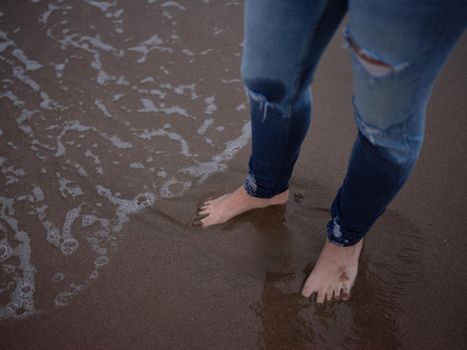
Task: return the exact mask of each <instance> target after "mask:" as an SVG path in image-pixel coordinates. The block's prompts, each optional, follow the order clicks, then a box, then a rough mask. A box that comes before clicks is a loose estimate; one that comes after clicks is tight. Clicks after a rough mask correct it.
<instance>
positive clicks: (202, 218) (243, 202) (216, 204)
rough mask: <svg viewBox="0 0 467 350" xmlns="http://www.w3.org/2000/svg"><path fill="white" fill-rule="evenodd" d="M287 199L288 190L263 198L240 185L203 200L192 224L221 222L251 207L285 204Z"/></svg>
mask: <svg viewBox="0 0 467 350" xmlns="http://www.w3.org/2000/svg"><path fill="white" fill-rule="evenodd" d="M288 199H289V190H286V191H284V192H282V193H279V194H278V195H276V196H274V197H272V198H267V199H264V198H256V197H253V196H250V195H249V194H248V193H247V192H246V191H245V188H244V187H243V186H240V187H239V188H238V189H237V190H235V191H234V192H232V193H228V194H225V195H223V196H221V197H219V198H216V199H213V200H208V201H206V202H204V203H203V204H202V205H201V206H200V208H199V210H198V213H197V214H198V218H197V219H195V220H194V221H193V225H195V226H202V227H208V226H212V225H217V224H222V223H224V222H227V221H229V220H230V219H232V218H233V217H234V216H237V215H240V214H242V213H244V212H246V211H249V210H251V209H258V208H265V207H268V206H270V205H280V204H285V203H286V202H287V200H288Z"/></svg>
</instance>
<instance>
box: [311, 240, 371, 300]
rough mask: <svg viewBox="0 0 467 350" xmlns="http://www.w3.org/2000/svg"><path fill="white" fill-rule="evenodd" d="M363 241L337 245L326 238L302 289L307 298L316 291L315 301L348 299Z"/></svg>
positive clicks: (355, 275) (356, 271)
mask: <svg viewBox="0 0 467 350" xmlns="http://www.w3.org/2000/svg"><path fill="white" fill-rule="evenodd" d="M362 244H363V241H360V242H358V243H357V244H355V245H353V246H350V247H339V246H337V245H335V244H332V243H331V242H330V241H329V240H328V239H326V243H325V244H324V247H323V250H322V251H321V254H320V256H319V258H318V261H317V262H316V264H315V267H314V268H313V271H312V272H311V273H310V276H309V277H308V279H307V280H306V282H305V285H304V287H303V289H302V295H303V296H305V297H307V298H309V297H310V296H311V295H312V294H313V293H317V296H316V302H317V303H318V304H321V303H323V302H325V301H328V302H330V301H332V300H348V299H349V298H350V290H351V289H352V286H353V284H354V282H355V279H356V277H357V273H358V259H359V257H360V252H361V250H362Z"/></svg>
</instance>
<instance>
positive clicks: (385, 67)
mask: <svg viewBox="0 0 467 350" xmlns="http://www.w3.org/2000/svg"><path fill="white" fill-rule="evenodd" d="M344 37H345V40H346V44H347V45H345V46H346V47H347V48H350V49H351V50H352V51H353V52H354V53H355V57H356V58H357V60H358V62H359V63H360V64H361V65H362V67H363V68H364V69H365V70H366V72H367V73H369V74H370V75H371V76H372V77H374V78H383V77H386V76H388V75H390V74H391V73H399V72H400V71H402V70H403V69H405V68H406V67H407V66H408V65H409V64H408V63H407V62H403V63H397V64H392V63H389V62H387V61H385V60H384V59H382V58H381V57H379V55H377V54H375V53H373V52H370V51H368V50H365V49H363V48H361V47H360V46H359V45H358V44H357V43H356V42H355V40H354V39H353V38H352V36H351V35H350V32H349V29H348V28H346V29H345V30H344Z"/></svg>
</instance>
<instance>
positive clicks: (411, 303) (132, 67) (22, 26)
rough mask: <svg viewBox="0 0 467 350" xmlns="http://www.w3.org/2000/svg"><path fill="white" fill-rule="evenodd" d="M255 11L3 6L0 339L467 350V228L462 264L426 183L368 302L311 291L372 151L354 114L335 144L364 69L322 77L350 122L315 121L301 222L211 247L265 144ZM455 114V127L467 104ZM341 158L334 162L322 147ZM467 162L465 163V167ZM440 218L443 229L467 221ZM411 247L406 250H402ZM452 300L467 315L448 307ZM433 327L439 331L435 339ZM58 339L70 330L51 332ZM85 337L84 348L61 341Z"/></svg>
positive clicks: (171, 5) (256, 228)
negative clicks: (248, 54)
mask: <svg viewBox="0 0 467 350" xmlns="http://www.w3.org/2000/svg"><path fill="white" fill-rule="evenodd" d="M242 11H243V6H242V2H240V1H215V0H211V1H209V0H203V1H197V2H194V1H188V0H183V1H182V0H178V1H163V0H161V1H157V0H147V1H142V0H139V1H132V2H123V1H94V0H84V1H76V0H69V1H67V0H63V1H55V2H48V1H40V0H31V1H22V2H17V1H3V2H2V3H1V4H0V62H1V63H0V72H1V88H0V114H1V116H0V118H1V119H0V168H1V180H2V182H3V184H2V190H1V192H0V208H1V210H0V263H1V271H0V276H1V280H0V327H1V328H0V330H4V331H5V333H4V334H2V337H4V339H5V341H6V345H7V348H12V349H13V348H23V349H24V348H42V347H44V348H48V349H50V348H74V347H79V348H81V347H90V348H96V349H97V348H109V347H111V348H124V347H130V348H135V346H137V348H155V347H158V348H166V349H168V348H174V349H178V348H196V349H198V348H199V349H206V348H223V349H230V348H231V349H238V348H264V349H311V348H313V349H314V348H318V349H324V348H329V349H336V348H348V349H356V348H358V349H361V348H368V349H395V348H438V346H440V345H442V346H449V348H452V349H454V348H459V349H461V348H463V347H464V345H466V336H465V333H464V331H465V330H466V328H465V326H466V324H467V322H466V317H465V316H464V315H465V312H467V307H466V302H465V297H464V296H463V295H464V294H465V288H464V287H465V286H466V283H465V282H463V280H462V281H460V282H459V283H458V286H459V287H460V288H459V287H458V288H457V289H456V290H455V291H452V287H450V286H451V285H452V283H453V281H456V280H457V277H456V276H452V275H447V276H446V277H440V276H444V274H445V273H447V271H449V269H448V265H449V263H456V266H458V273H459V275H460V276H465V272H467V271H466V267H465V264H464V265H463V266H459V264H458V262H459V261H461V257H462V256H464V255H463V252H464V251H465V248H464V247H465V246H466V244H465V243H466V242H465V241H466V240H465V238H464V236H463V235H462V234H461V230H460V229H458V227H460V225H455V226H454V230H450V232H452V233H451V236H449V237H450V239H452V238H457V239H458V242H459V244H457V245H456V244H453V245H450V246H447V245H445V246H444V248H443V246H442V245H441V244H439V242H438V241H437V238H436V236H435V231H436V230H435V227H436V222H434V221H436V220H435V219H433V218H432V215H430V214H429V213H430V209H426V211H425V212H417V213H415V214H413V213H412V212H411V211H410V208H411V207H412V205H405V204H404V203H403V201H404V199H405V198H410V197H411V196H412V197H417V196H418V195H417V194H419V193H424V191H426V190H427V187H426V186H429V185H426V184H425V187H423V186H424V182H423V181H425V180H424V179H425V177H424V176H423V175H420V176H418V175H415V177H414V180H412V181H413V184H412V185H409V186H412V187H409V190H408V192H407V194H402V195H401V197H400V198H402V199H401V200H400V201H399V202H397V201H396V204H395V205H394V207H391V208H390V209H389V210H388V212H387V213H386V214H385V215H384V216H383V217H382V218H381V220H380V221H378V223H377V224H376V225H375V227H374V229H373V233H372V236H371V237H370V238H369V239H368V241H367V242H366V246H365V249H364V252H363V255H362V261H361V271H360V275H359V277H358V280H357V282H356V286H355V289H354V293H353V295H352V299H351V301H350V302H349V303H346V304H342V303H339V304H334V305H327V306H324V307H317V306H316V305H314V303H313V302H312V301H310V300H306V299H304V298H302V297H301V296H300V295H299V290H300V287H301V284H302V283H303V281H304V279H305V277H306V274H307V273H309V271H310V270H311V266H312V265H311V263H312V262H313V260H314V259H315V258H316V257H317V255H318V254H319V250H320V248H321V244H322V241H323V227H324V225H325V223H326V220H327V218H328V216H329V213H328V211H327V208H328V206H329V203H330V202H331V201H332V198H333V195H334V192H335V190H336V186H337V185H338V184H339V181H340V179H341V178H342V175H343V171H344V170H345V162H346V155H347V152H348V149H349V147H350V144H351V141H352V138H353V129H352V127H353V126H352V124H351V119H350V118H348V121H347V122H342V124H343V128H344V130H343V131H342V135H344V136H342V135H340V134H335V133H331V132H330V130H333V129H334V127H335V125H336V123H340V122H341V121H340V120H339V118H337V119H332V118H331V116H332V115H333V114H338V113H334V109H335V108H337V107H335V106H334V105H335V102H334V96H336V95H339V94H340V93H341V91H347V93H348V91H350V86H349V84H350V77H349V71H348V68H347V70H346V71H343V72H341V71H339V69H341V68H335V66H333V65H328V66H324V68H321V71H320V72H319V74H321V77H322V78H323V77H325V79H323V80H324V81H325V82H324V83H323V85H321V86H320V85H318V87H317V91H316V93H315V99H318V100H319V99H320V97H322V100H323V101H325V102H323V103H322V105H321V106H323V107H321V106H319V105H318V108H317V112H318V113H315V114H317V115H319V114H320V112H321V110H320V108H323V112H322V113H323V114H326V113H327V114H329V115H330V116H329V120H328V121H319V120H317V121H316V122H315V123H316V124H317V125H316V126H315V129H314V130H316V131H313V132H312V134H313V133H315V134H313V135H314V139H313V140H314V141H312V143H310V142H308V143H307V144H306V145H305V147H304V148H305V151H304V153H305V156H304V157H307V158H304V160H301V163H299V165H298V167H297V170H296V174H297V175H296V176H295V177H294V180H293V182H292V187H291V189H292V191H293V194H294V196H293V198H292V200H291V201H290V203H289V204H288V205H287V207H281V208H268V209H266V210H264V211H254V212H252V213H248V214H246V215H243V216H241V217H240V218H238V219H237V220H234V221H232V222H231V223H228V224H226V225H223V226H221V227H218V228H211V229H209V230H206V231H202V230H200V229H194V228H192V227H191V226H190V221H191V218H192V216H193V214H194V212H195V208H196V206H197V204H198V202H199V201H200V200H201V199H202V198H206V197H207V196H210V195H216V194H220V193H222V192H224V191H226V189H229V190H230V189H233V188H235V186H237V185H238V183H239V182H240V181H241V179H242V177H243V174H244V172H245V166H246V161H247V159H248V149H249V140H250V136H251V135H250V128H249V122H248V105H247V101H246V96H245V93H244V89H243V85H242V83H241V80H240V74H239V66H240V58H241V52H242V36H243V33H242ZM341 42H342V41H341V38H336V39H335V40H334V41H333V43H332V44H331V47H330V49H329V50H330V53H329V55H330V56H325V57H326V59H327V58H329V61H330V62H334V63H335V62H337V61H340V59H341V56H344V55H345V51H344V50H341V49H340V48H339V47H338V46H339V45H340V43H341ZM465 46H466V45H465V44H463V46H462V47H463V50H464V51H462V52H463V53H464V57H465V52H466V50H465ZM346 59H347V58H346ZM334 63H333V64H334ZM348 66H349V65H348ZM458 67H459V65H458ZM462 74H463V75H462ZM462 74H460V78H459V79H458V80H457V83H458V84H459V82H462V81H463V82H464V84H465V81H467V74H465V65H464V73H462ZM342 76H346V77H347V78H346V79H347V80H345V81H341V79H342ZM450 77H451V79H454V78H452V76H450ZM333 79H334V80H333ZM462 79H463V80H462ZM326 80H329V81H337V82H338V84H336V86H337V85H338V87H337V88H336V87H335V86H332V85H327V84H330V83H327V82H326ZM446 81H447V80H446ZM455 83H456V81H454V83H453V84H455ZM341 85H342V86H341ZM445 85H447V86H449V85H448V83H447V82H446V83H445ZM453 86H454V85H453ZM464 86H465V85H464ZM440 95H441V92H440ZM326 96H331V97H326ZM460 101H461V98H458V99H457V100H455V99H454V102H452V103H450V105H454V106H456V105H460ZM435 102H436V101H435ZM326 103H327V105H326ZM337 105H338V106H340V105H341V103H340V102H339V103H337ZM342 105H343V107H342V110H347V109H348V105H347V104H344V103H342ZM439 106H440V107H439V110H440V111H445V114H449V113H451V112H450V110H449V108H453V107H444V105H443V104H441V103H440V104H439ZM460 107H461V108H459V110H461V109H462V105H460ZM326 108H328V110H327V111H324V110H325V109H326ZM436 108H438V107H436ZM435 110H437V109H435ZM464 111H465V110H464ZM347 114H349V113H348V112H347ZM454 114H455V113H454ZM349 121H350V122H349ZM453 123H454V121H453ZM456 125H457V126H458V130H457V131H456V130H455V131H451V132H458V133H459V134H460V135H462V132H464V133H465V131H466V130H467V127H466V123H465V120H464V122H463V124H462V122H461V123H460V124H459V123H457V124H456ZM345 128H347V129H345ZM321 131H323V132H321ZM324 131H325V132H324ZM328 132H329V135H331V136H329V139H328V140H322V139H321V143H320V138H323V137H324V138H326V136H325V135H326V134H327V133H328ZM433 133H434V134H436V133H435V132H433ZM321 135H323V136H321ZM435 136H436V135H435ZM435 136H433V138H434V137H435ZM336 139H338V141H337V142H335V141H336ZM452 139H454V138H452ZM326 142H328V143H330V144H331V145H332V147H334V151H333V155H330V156H324V155H322V152H321V150H320V152H317V151H307V150H311V149H317V147H321V148H322V149H326V147H325V146H326ZM453 142H454V141H453ZM460 142H461V144H460V145H461V146H462V145H463V146H465V142H464V141H460ZM462 142H463V143H462ZM327 146H329V144H328V145H327ZM426 147H428V148H429V149H430V147H431V146H430V145H428V146H426ZM457 147H459V145H457ZM341 149H342V150H346V151H342V152H341ZM460 149H462V147H461V148H460ZM318 150H319V148H318ZM341 154H342V155H341ZM433 154H435V156H432V157H434V158H426V160H424V158H423V157H422V159H421V163H422V164H421V171H420V174H426V172H423V171H422V170H423V169H424V167H425V168H426V167H428V168H429V167H431V164H433V163H434V164H436V159H437V158H436V151H435V153H433ZM456 154H457V158H454V159H451V160H450V163H449V164H457V163H459V162H462V160H463V159H464V158H465V156H464V155H463V154H462V153H461V152H459V153H456ZM440 157H441V153H440ZM462 157H464V158H462ZM320 161H321V164H325V165H326V166H327V167H328V168H326V170H324V169H325V168H324V166H323V167H322V168H320V167H319V166H317V165H315V164H316V163H318V164H319V163H320ZM466 163H467V162H464V163H462V164H466ZM452 168H455V167H454V166H452ZM329 169H331V170H332V172H333V174H328V171H329ZM446 169H447V170H446ZM449 169H450V168H449V166H445V168H444V170H443V171H442V172H441V173H442V174H445V173H446V172H447V173H448V174H449V175H446V176H447V177H442V178H443V179H448V181H447V182H448V183H449V181H452V182H454V183H456V184H457V186H455V187H456V189H457V190H456V191H457V192H459V193H460V194H462V193H464V194H465V193H466V190H465V188H466V186H465V180H463V179H458V178H454V177H453V176H454V175H450V171H449ZM462 169H464V168H461V170H462ZM310 173H311V176H310V175H309V174H310ZM417 176H418V177H417ZM449 176H451V177H449ZM456 179H457V180H456ZM456 181H457V182H456ZM459 184H460V186H459ZM410 188H411V189H412V192H410ZM452 192H453V193H454V190H453V191H452ZM457 192H456V193H457ZM412 193H415V194H412ZM447 193H449V192H447ZM404 196H405V197H404ZM455 196H456V195H455V194H453V195H452V196H451V200H452V201H454V203H460V204H461V205H459V204H458V205H457V207H462V204H465V201H464V202H462V199H456V198H457V197H455ZM447 197H449V196H447ZM454 197H455V198H454ZM436 198H437V197H435V198H434V199H436ZM459 198H460V197H459ZM434 199H432V200H434ZM411 200H412V202H409V203H417V202H416V201H417V198H411ZM443 200H444V201H445V202H446V199H445V196H443V197H442V198H441V199H439V202H440V203H442V202H443ZM456 200H457V202H456ZM448 203H450V202H448ZM423 205H424V204H423V203H420V206H421V207H423ZM407 208H409V209H407ZM459 210H460V209H459ZM432 212H435V213H440V216H441V213H442V214H443V215H442V216H443V219H442V220H441V221H442V222H443V223H444V222H447V221H450V220H451V219H452V218H458V214H456V213H457V212H456V211H449V210H446V209H443V208H440V209H436V210H435V211H433V210H432V211H431V213H432ZM430 220H431V221H430ZM454 220H455V219H454ZM451 221H452V220H451ZM430 222H432V224H431V225H432V226H431V227H430ZM459 222H460V223H465V215H464V218H462V219H460V221H459ZM394 232H400V233H402V234H400V235H398V236H397V239H394ZM446 240H447V238H446ZM438 248H439V249H440V250H443V249H444V251H445V252H451V253H452V254H451V255H450V256H449V255H447V254H444V255H443V254H440V255H441V256H437V258H438V259H440V261H441V263H439V262H438V261H434V258H433V257H434V256H436V249H438ZM443 259H444V260H443ZM443 264H445V265H443ZM443 266H446V268H444V267H443ZM433 271H434V272H433ZM432 274H435V275H436V277H434V278H433V279H434V282H433V280H432V279H431V278H430V276H431V275H432ZM461 279H462V277H461ZM429 286H431V287H429ZM433 286H435V287H436V288H433ZM421 290H422V291H424V293H423V296H422V297H421V296H420V291H421ZM443 293H446V294H448V295H449V293H450V295H451V297H452V296H454V297H455V300H454V301H453V300H451V303H452V302H454V304H451V305H448V306H446V305H443V304H442V303H441V304H437V300H438V299H437V296H438V297H439V295H440V294H443ZM431 313H433V316H429V314H431ZM441 314H443V316H441ZM434 315H437V316H434ZM432 317H433V318H437V319H438V320H437V321H433V323H432V324H431V325H427V324H424V322H426V320H427V319H428V320H430V318H432ZM70 318H72V319H73V320H72V321H70ZM110 320H115V321H114V322H111V321H110ZM450 322H451V323H450ZM38 329H39V330H41V331H40V332H39V331H37V330H38ZM47 329H54V332H50V333H47V335H44V334H43V333H42V332H43V331H44V330H47ZM65 331H66V332H68V333H67V341H65V340H64V338H63V337H61V336H60V335H59V333H60V332H62V333H63V332H65ZM2 333H3V331H2ZM6 334H8V336H7V335H6ZM41 334H42V335H41ZM221 334H222V335H221ZM133 338H135V339H133ZM131 339H133V340H132V341H130V340H131ZM129 344H131V345H129ZM136 344H137V345H136Z"/></svg>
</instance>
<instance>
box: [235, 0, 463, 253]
mask: <svg viewBox="0 0 467 350" xmlns="http://www.w3.org/2000/svg"><path fill="white" fill-rule="evenodd" d="M347 11H348V14H349V23H348V25H347V27H346V29H345V32H344V37H345V41H346V43H347V47H348V49H349V51H350V52H351V55H352V72H353V99H352V106H353V111H354V116H355V121H356V126H357V128H358V136H357V138H356V140H355V144H354V146H353V149H352V154H351V157H350V161H349V165H348V169H347V174H346V176H345V179H344V181H343V183H342V186H341V187H340V189H339V191H338V193H337V195H336V197H335V199H334V201H333V203H332V207H331V219H330V221H329V223H328V225H327V233H328V238H329V240H330V241H331V242H333V243H334V244H337V245H342V246H349V245H354V244H356V243H357V242H358V241H360V240H361V239H362V238H363V237H364V235H365V234H366V233H367V232H368V230H369V229H370V227H371V225H372V224H373V223H374V222H375V220H376V219H377V218H378V217H379V216H380V215H381V214H382V213H383V211H384V210H385V208H386V207H387V205H388V204H389V202H390V201H391V200H392V199H393V198H394V196H395V195H396V194H397V192H398V191H399V190H400V189H401V187H402V186H403V184H404V183H405V181H406V180H407V178H408V176H409V174H410V172H411V170H412V168H413V166H414V163H415V161H416V160H417V158H418V155H419V153H420V148H421V145H422V141H423V134H424V121H425V111H426V107H427V103H428V100H429V98H430V95H431V90H432V87H433V83H434V81H435V79H436V76H437V75H438V73H439V71H440V69H441V67H442V65H443V64H444V62H445V61H446V59H447V57H448V55H449V53H450V52H451V50H452V48H453V47H454V45H455V43H456V42H457V41H458V40H459V38H460V37H461V35H462V34H463V32H464V29H465V28H466V23H467V2H466V1H462V0H456V1H449V0H412V1H404V0H394V1H392V0H391V1H388V0H349V1H345V0H294V1H284V0H246V3H245V43H244V51H243V57H242V65H241V73H242V79H243V82H244V84H245V87H246V91H247V94H248V97H249V102H250V115H251V127H252V153H251V157H250V160H249V172H248V176H247V177H246V179H245V182H244V187H245V189H246V191H247V192H248V193H249V194H250V195H251V196H254V197H259V198H270V197H273V196H275V195H277V194H279V193H281V192H283V191H285V190H286V189H288V186H289V180H290V178H291V175H292V170H293V167H294V164H295V162H296V160H297V158H298V155H299V152H300V147H301V144H302V142H303V140H304V138H305V135H306V133H307V130H308V128H309V125H310V120H311V104H312V99H311V91H310V88H309V87H310V84H311V82H312V80H313V74H314V72H315V70H316V67H317V64H318V61H319V59H320V56H321V54H322V53H323V51H324V49H325V48H326V45H327V44H328V42H329V40H330V38H331V37H332V35H333V34H334V32H335V30H336V28H337V27H338V26H339V24H340V22H341V20H342V18H343V16H344V15H345V13H346V12H347Z"/></svg>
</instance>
